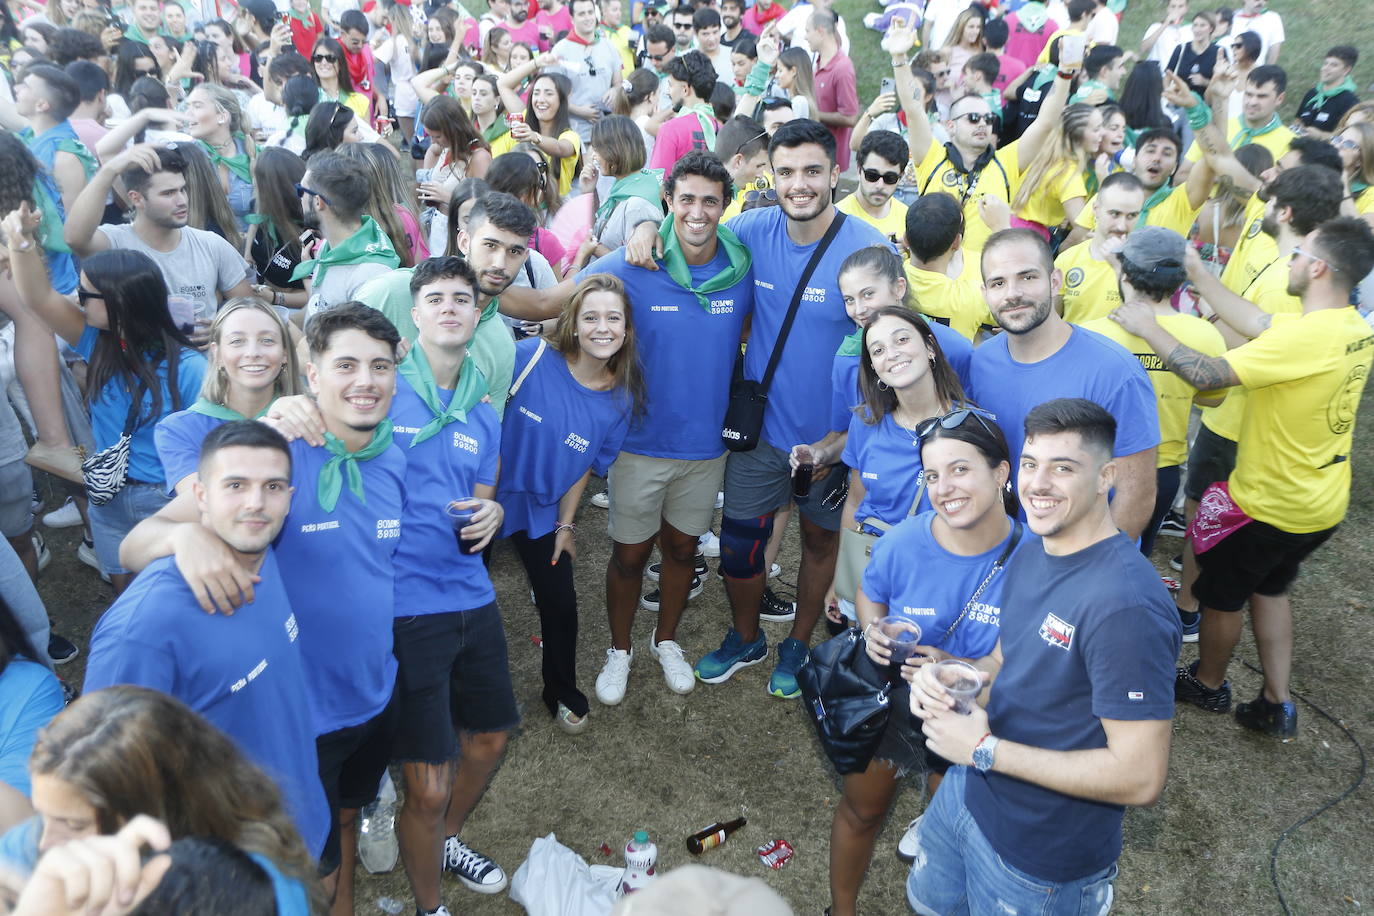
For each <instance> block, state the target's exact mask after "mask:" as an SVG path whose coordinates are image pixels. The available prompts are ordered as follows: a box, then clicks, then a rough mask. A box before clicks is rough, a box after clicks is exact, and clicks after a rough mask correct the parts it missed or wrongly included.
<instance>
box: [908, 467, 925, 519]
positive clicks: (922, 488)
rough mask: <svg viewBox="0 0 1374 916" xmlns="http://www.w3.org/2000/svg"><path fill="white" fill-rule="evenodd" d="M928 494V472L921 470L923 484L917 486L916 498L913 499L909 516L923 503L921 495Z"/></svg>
mask: <svg viewBox="0 0 1374 916" xmlns="http://www.w3.org/2000/svg"><path fill="white" fill-rule="evenodd" d="M925 495H926V474H925V471H922V472H921V485H920V486H918V487H917V488H916V498H915V499H913V500H912V501H911V511H909V512H908V513H907V518H910V517H911V516H913V515H915V514H916V508H917V507H918V506H919V505H921V497H922V496H925Z"/></svg>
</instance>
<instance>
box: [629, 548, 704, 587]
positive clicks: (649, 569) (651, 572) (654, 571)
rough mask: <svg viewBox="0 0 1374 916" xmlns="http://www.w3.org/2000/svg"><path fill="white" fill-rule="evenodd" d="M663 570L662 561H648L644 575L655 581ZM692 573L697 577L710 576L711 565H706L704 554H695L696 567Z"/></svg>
mask: <svg viewBox="0 0 1374 916" xmlns="http://www.w3.org/2000/svg"><path fill="white" fill-rule="evenodd" d="M662 572H663V563H662V562H659V563H650V564H649V565H648V566H646V567H645V568H644V575H645V577H646V578H648V579H649V580H650V581H652V582H657V581H658V577H659V574H660V573H662ZM692 573H693V575H695V576H696V577H697V578H699V579H708V578H710V576H711V567H709V566H707V565H706V555H705V554H700V553H699V554H697V555H696V567H695V568H694V569H693V570H692Z"/></svg>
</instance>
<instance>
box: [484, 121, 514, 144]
mask: <svg viewBox="0 0 1374 916" xmlns="http://www.w3.org/2000/svg"><path fill="white" fill-rule="evenodd" d="M508 133H510V127H509V126H508V125H507V124H506V119H505V118H497V119H496V120H495V121H492V122H491V126H490V127H484V128H482V139H483V140H485V141H486V142H487V145H488V146H490V145H491V144H493V143H495V142H496V141H497V140H499V139H501V138H502V137H504V136H505V135H506V134H508Z"/></svg>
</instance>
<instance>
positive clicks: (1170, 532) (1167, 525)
mask: <svg viewBox="0 0 1374 916" xmlns="http://www.w3.org/2000/svg"><path fill="white" fill-rule="evenodd" d="M1187 533H1188V523H1187V522H1185V521H1184V520H1183V516H1182V515H1180V514H1179V513H1177V512H1174V511H1172V510H1170V512H1169V514H1168V515H1166V516H1164V521H1162V522H1160V523H1159V531H1158V532H1156V534H1157V535H1158V536H1159V537H1165V538H1181V537H1183V536H1184V535H1185V534H1187Z"/></svg>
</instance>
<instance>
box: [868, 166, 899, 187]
mask: <svg viewBox="0 0 1374 916" xmlns="http://www.w3.org/2000/svg"><path fill="white" fill-rule="evenodd" d="M863 173H864V181H878V180H881V181H882V183H883V184H896V183H897V182H898V181H899V180H900V179H901V177H902V176H901V174H899V173H898V172H880V171H878V170H877V169H864V170H863Z"/></svg>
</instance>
